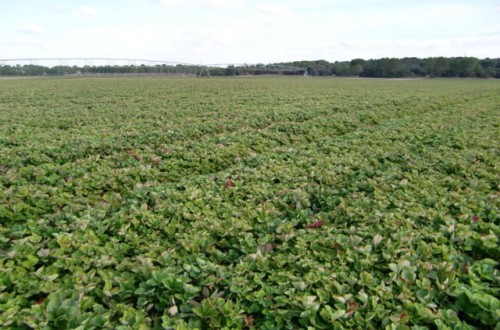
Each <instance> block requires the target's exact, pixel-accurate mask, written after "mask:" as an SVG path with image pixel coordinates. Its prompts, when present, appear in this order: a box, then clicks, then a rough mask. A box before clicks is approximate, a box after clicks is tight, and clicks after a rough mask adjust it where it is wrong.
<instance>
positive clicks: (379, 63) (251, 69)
mask: <svg viewBox="0 0 500 330" xmlns="http://www.w3.org/2000/svg"><path fill="white" fill-rule="evenodd" d="M287 67H296V68H302V69H303V70H294V69H290V68H287ZM280 68H281V69H280ZM304 72H307V74H308V75H311V76H359V77H379V78H403V77H464V78H465V77H477V78H500V58H496V59H490V58H485V59H478V58H475V57H451V58H448V57H429V58H424V59H421V58H417V57H405V58H401V59H400V58H381V59H371V60H364V59H360V58H359V59H353V60H351V61H336V62H328V61H325V60H317V61H295V62H281V63H273V64H267V65H265V64H259V65H241V66H233V65H230V66H228V67H225V68H221V67H205V66H196V65H181V64H178V65H165V64H163V65H139V66H136V65H121V66H118V65H113V66H111V65H105V66H88V65H86V66H83V67H78V66H64V65H58V66H54V67H45V66H41V65H34V64H29V65H13V66H11V65H2V66H0V75H2V76H43V75H48V76H61V75H92V74H159V75H197V76H208V75H210V76H239V75H262V74H284V75H300V74H304Z"/></svg>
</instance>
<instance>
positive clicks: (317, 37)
mask: <svg viewBox="0 0 500 330" xmlns="http://www.w3.org/2000/svg"><path fill="white" fill-rule="evenodd" d="M464 55H465V56H475V57H479V58H485V57H500V0H494V1H491V0H490V1H487V0H455V1H450V0H440V1H435V0H419V1H403V0H378V1H376V0H287V1H285V0H275V1H273V0H261V1H259V0H108V1H105V0H74V1H67V0H43V1H42V0H40V1H35V0H12V1H9V0H0V59H6V58H26V57H27V58H42V57H57V58H63V57H106V58H112V57H117V58H140V59H152V60H166V61H179V62H188V63H195V64H198V63H203V64H212V63H270V62H280V61H292V60H315V59H325V60H328V61H332V62H333V61H336V60H350V59H353V58H365V59H370V58H381V57H407V56H417V57H430V56H464Z"/></svg>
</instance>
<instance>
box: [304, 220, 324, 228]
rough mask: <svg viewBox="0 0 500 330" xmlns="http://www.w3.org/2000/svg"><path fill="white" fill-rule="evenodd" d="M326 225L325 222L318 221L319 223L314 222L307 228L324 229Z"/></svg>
mask: <svg viewBox="0 0 500 330" xmlns="http://www.w3.org/2000/svg"><path fill="white" fill-rule="evenodd" d="M324 224H325V221H324V220H318V221H316V222H313V223H311V224H310V225H308V226H306V228H319V227H323V225H324Z"/></svg>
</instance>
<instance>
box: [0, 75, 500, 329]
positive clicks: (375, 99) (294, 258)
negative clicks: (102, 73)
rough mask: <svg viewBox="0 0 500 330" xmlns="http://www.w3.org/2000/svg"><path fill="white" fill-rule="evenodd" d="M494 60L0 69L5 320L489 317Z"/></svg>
mask: <svg viewBox="0 0 500 330" xmlns="http://www.w3.org/2000/svg"><path fill="white" fill-rule="evenodd" d="M499 124H500V82H499V81H494V80H467V79H464V80H453V79H448V80H439V79H424V80H369V79H366V80H359V79H330V78H328V79H321V78H313V79H304V78H298V77H293V78H283V77H281V78H280V77H274V78H271V77H266V78H233V79H231V78H228V79H224V78H212V79H191V78H102V79H91V78H88V79H63V78H60V79H8V80H0V327H3V328H12V329H30V328H35V329H77V328H78V329H122V330H125V329H150V328H151V329H162V328H163V329H245V328H247V329H342V328H346V329H348V328H360V329H407V328H411V329H476V328H477V329H489V328H491V329H494V328H495V327H497V329H498V326H497V324H498V323H499V322H500V301H499V297H500V273H499V264H498V262H499V261H500V250H499V245H498V236H499V234H500V230H499V224H500V217H499V214H498V209H499V201H498V197H499V190H500V189H499V172H498V164H500V157H499V156H500V152H499V149H498V145H499V144H498V143H499V140H500V139H499V137H500V134H499V133H500V130H499Z"/></svg>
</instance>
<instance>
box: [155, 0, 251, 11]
mask: <svg viewBox="0 0 500 330" xmlns="http://www.w3.org/2000/svg"><path fill="white" fill-rule="evenodd" d="M152 2H153V3H156V4H160V5H164V6H180V5H184V6H185V5H190V6H193V5H194V6H203V7H205V8H208V9H226V8H235V7H240V6H243V5H244V4H245V1H244V0H153V1H152Z"/></svg>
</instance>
